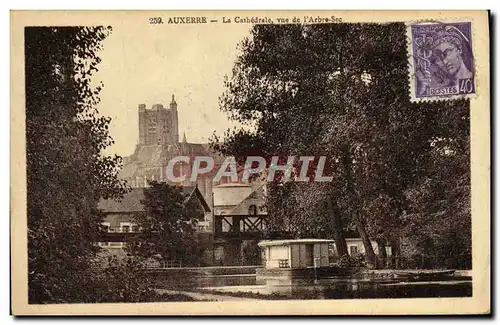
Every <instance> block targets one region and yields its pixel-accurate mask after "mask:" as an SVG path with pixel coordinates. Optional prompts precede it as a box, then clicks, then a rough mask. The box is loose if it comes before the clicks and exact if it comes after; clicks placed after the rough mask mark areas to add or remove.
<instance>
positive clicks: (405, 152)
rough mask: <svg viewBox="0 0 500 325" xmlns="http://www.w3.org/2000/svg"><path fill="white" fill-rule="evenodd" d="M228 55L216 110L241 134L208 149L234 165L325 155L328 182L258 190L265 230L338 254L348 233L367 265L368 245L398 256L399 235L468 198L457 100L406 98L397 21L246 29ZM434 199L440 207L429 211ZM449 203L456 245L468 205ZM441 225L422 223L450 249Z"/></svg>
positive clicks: (466, 224)
mask: <svg viewBox="0 0 500 325" xmlns="http://www.w3.org/2000/svg"><path fill="white" fill-rule="evenodd" d="M240 50H241V54H240V56H239V57H238V59H237V60H236V62H235V65H234V67H233V73H232V76H230V77H229V78H228V79H227V80H226V82H225V87H226V91H225V92H224V94H223V95H222V96H221V98H220V107H221V109H222V110H223V111H225V112H227V113H228V114H229V116H230V117H231V118H232V119H234V120H237V121H239V122H242V123H244V124H246V125H249V126H253V128H242V129H240V130H228V131H227V132H226V134H225V135H224V141H221V139H220V138H219V137H217V136H214V138H213V146H214V148H215V149H217V150H219V151H221V152H222V153H224V154H231V155H235V156H236V157H237V160H238V161H243V160H244V159H245V158H246V156H249V155H261V156H264V157H266V158H267V159H268V161H269V159H270V157H271V156H280V157H283V158H284V157H286V156H290V155H297V156H299V155H301V156H314V157H318V156H326V157H327V162H329V163H328V164H327V166H326V170H325V174H327V175H332V176H333V180H332V182H327V183H322V184H318V183H305V184H283V182H281V181H280V180H278V181H275V182H274V183H273V184H270V186H269V187H270V188H269V190H268V194H269V198H270V199H269V200H268V207H267V210H268V212H269V214H270V219H271V227H276V228H280V227H281V229H282V230H284V231H288V232H292V234H293V235H294V236H295V237H301V236H311V235H312V236H328V237H333V238H334V239H335V241H336V244H337V250H338V251H339V253H340V255H344V254H347V249H346V247H345V243H343V234H342V233H343V231H344V230H345V229H346V228H356V230H357V231H358V233H359V235H360V236H361V237H362V239H363V242H364V245H365V251H366V252H367V253H366V258H367V262H368V263H369V264H374V263H375V256H374V251H373V248H372V247H371V243H370V239H373V240H377V241H380V242H381V243H388V244H391V245H392V246H393V250H392V251H393V253H394V254H398V247H399V241H400V239H401V238H403V237H408V236H412V235H413V234H415V233H419V231H421V230H422V232H424V228H426V227H427V226H426V224H425V222H424V219H425V218H427V217H428V216H429V215H430V214H432V213H439V214H440V215H447V216H451V215H457V214H456V213H455V212H454V211H455V210H456V208H457V205H456V204H457V203H458V201H460V199H458V200H457V199H452V197H454V196H457V197H460V198H462V199H467V197H466V196H467V193H468V192H469V190H470V186H469V182H468V173H469V166H468V163H466V162H465V161H467V160H468V158H467V157H468V155H469V151H468V138H469V131H468V130H469V128H468V127H469V126H468V123H469V103H468V102H467V101H459V100H457V101H446V102H437V103H411V102H410V100H409V87H408V77H407V76H408V67H407V55H406V38H405V26H404V24H402V23H391V24H325V25H321V24H315V25H283V26H271V25H258V26H255V27H254V28H253V29H252V32H251V35H250V37H248V38H247V39H245V40H244V41H243V42H242V43H241V45H240ZM315 163H317V161H315ZM312 165H313V166H312V167H314V166H315V164H314V163H313V164H312ZM438 166H439V168H437V167H438ZM313 171H314V168H311V171H310V175H311V176H313V177H314V173H313ZM437 174H440V177H442V180H444V179H446V178H447V177H453V179H460V180H463V181H462V182H460V183H455V182H448V183H446V182H444V181H442V180H439V179H438V177H437ZM426 179H428V182H430V183H431V184H432V188H433V190H432V192H430V193H429V194H430V195H428V196H425V195H424V194H425V193H426V192H424V191H423V190H424V188H422V186H423V184H425V183H426V181H425V180H426ZM415 191H416V193H414V195H413V196H411V195H410V196H408V195H407V194H408V193H413V192H415ZM453 193H456V194H453ZM443 195H444V196H446V197H447V198H448V199H446V200H445V201H446V202H445V203H444V204H441V205H440V207H439V209H437V210H436V209H434V211H433V210H432V209H430V207H431V206H434V203H435V202H436V200H440V197H439V196H443ZM453 201H454V203H453ZM425 206H427V207H428V208H425ZM459 206H463V208H459V210H460V211H461V213H459V214H458V216H459V217H460V219H461V221H460V222H459V223H455V224H456V225H457V224H458V225H460V226H459V227H460V229H462V233H464V238H465V237H467V236H469V235H467V234H468V232H469V231H470V230H469V229H470V208H469V207H468V205H467V204H465V205H462V204H459ZM434 208H435V207H434ZM437 219H439V220H445V219H446V218H439V217H438V218H437ZM411 225H413V226H414V227H413V226H411ZM441 227H442V225H440V224H438V223H433V224H432V226H429V229H432V230H431V231H433V232H434V238H435V239H436V240H437V241H440V242H441V241H445V242H448V243H449V244H450V245H451V246H454V245H455V244H458V243H459V242H461V241H460V240H458V241H456V243H455V242H454V239H452V238H450V237H449V236H445V235H444V234H446V233H447V230H446V228H444V229H443V228H441ZM438 237H439V239H437V238H438ZM469 237H470V236H469ZM416 240H417V241H420V240H422V238H419V239H418V238H417V239H416ZM450 240H451V242H450ZM461 240H462V239H461ZM462 242H464V243H465V242H466V241H462ZM443 245H444V242H443ZM465 245H466V244H465Z"/></svg>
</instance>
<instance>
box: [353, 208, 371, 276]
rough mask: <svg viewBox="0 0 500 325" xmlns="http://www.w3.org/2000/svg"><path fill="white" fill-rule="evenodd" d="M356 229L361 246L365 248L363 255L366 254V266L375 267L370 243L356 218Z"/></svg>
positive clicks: (363, 228)
mask: <svg viewBox="0 0 500 325" xmlns="http://www.w3.org/2000/svg"><path fill="white" fill-rule="evenodd" d="M355 223H356V228H357V229H358V233H359V236H360V237H361V240H363V245H364V246H365V254H366V264H367V266H368V267H369V268H374V267H375V252H374V251H373V246H372V242H371V241H370V238H369V237H368V234H367V233H366V230H365V226H364V225H363V222H362V221H361V220H360V219H359V217H356V221H355Z"/></svg>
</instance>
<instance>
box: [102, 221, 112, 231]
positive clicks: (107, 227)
mask: <svg viewBox="0 0 500 325" xmlns="http://www.w3.org/2000/svg"><path fill="white" fill-rule="evenodd" d="M101 226H102V231H104V232H110V229H109V227H110V226H111V224H110V223H109V222H103V223H101Z"/></svg>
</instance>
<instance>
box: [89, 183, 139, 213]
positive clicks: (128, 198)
mask: <svg viewBox="0 0 500 325" xmlns="http://www.w3.org/2000/svg"><path fill="white" fill-rule="evenodd" d="M143 198H144V189H143V188H134V189H132V191H130V192H128V193H126V194H125V195H123V198H122V199H121V200H113V199H107V200H100V201H99V204H98V205H97V207H98V208H99V209H100V210H102V211H103V212H108V213H109V212H137V211H143V210H144V207H143V206H142V203H141V200H142V199H143Z"/></svg>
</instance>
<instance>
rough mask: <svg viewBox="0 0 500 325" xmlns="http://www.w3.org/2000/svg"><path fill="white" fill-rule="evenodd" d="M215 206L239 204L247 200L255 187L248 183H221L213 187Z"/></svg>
mask: <svg viewBox="0 0 500 325" xmlns="http://www.w3.org/2000/svg"><path fill="white" fill-rule="evenodd" d="M212 191H213V194H214V207H227V206H237V205H239V204H240V203H241V202H242V201H243V200H245V199H246V198H247V197H248V196H249V195H250V194H252V192H253V191H254V189H253V188H252V187H251V186H250V185H248V184H235V185H229V184H224V185H219V186H214V187H213V188H212Z"/></svg>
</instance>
